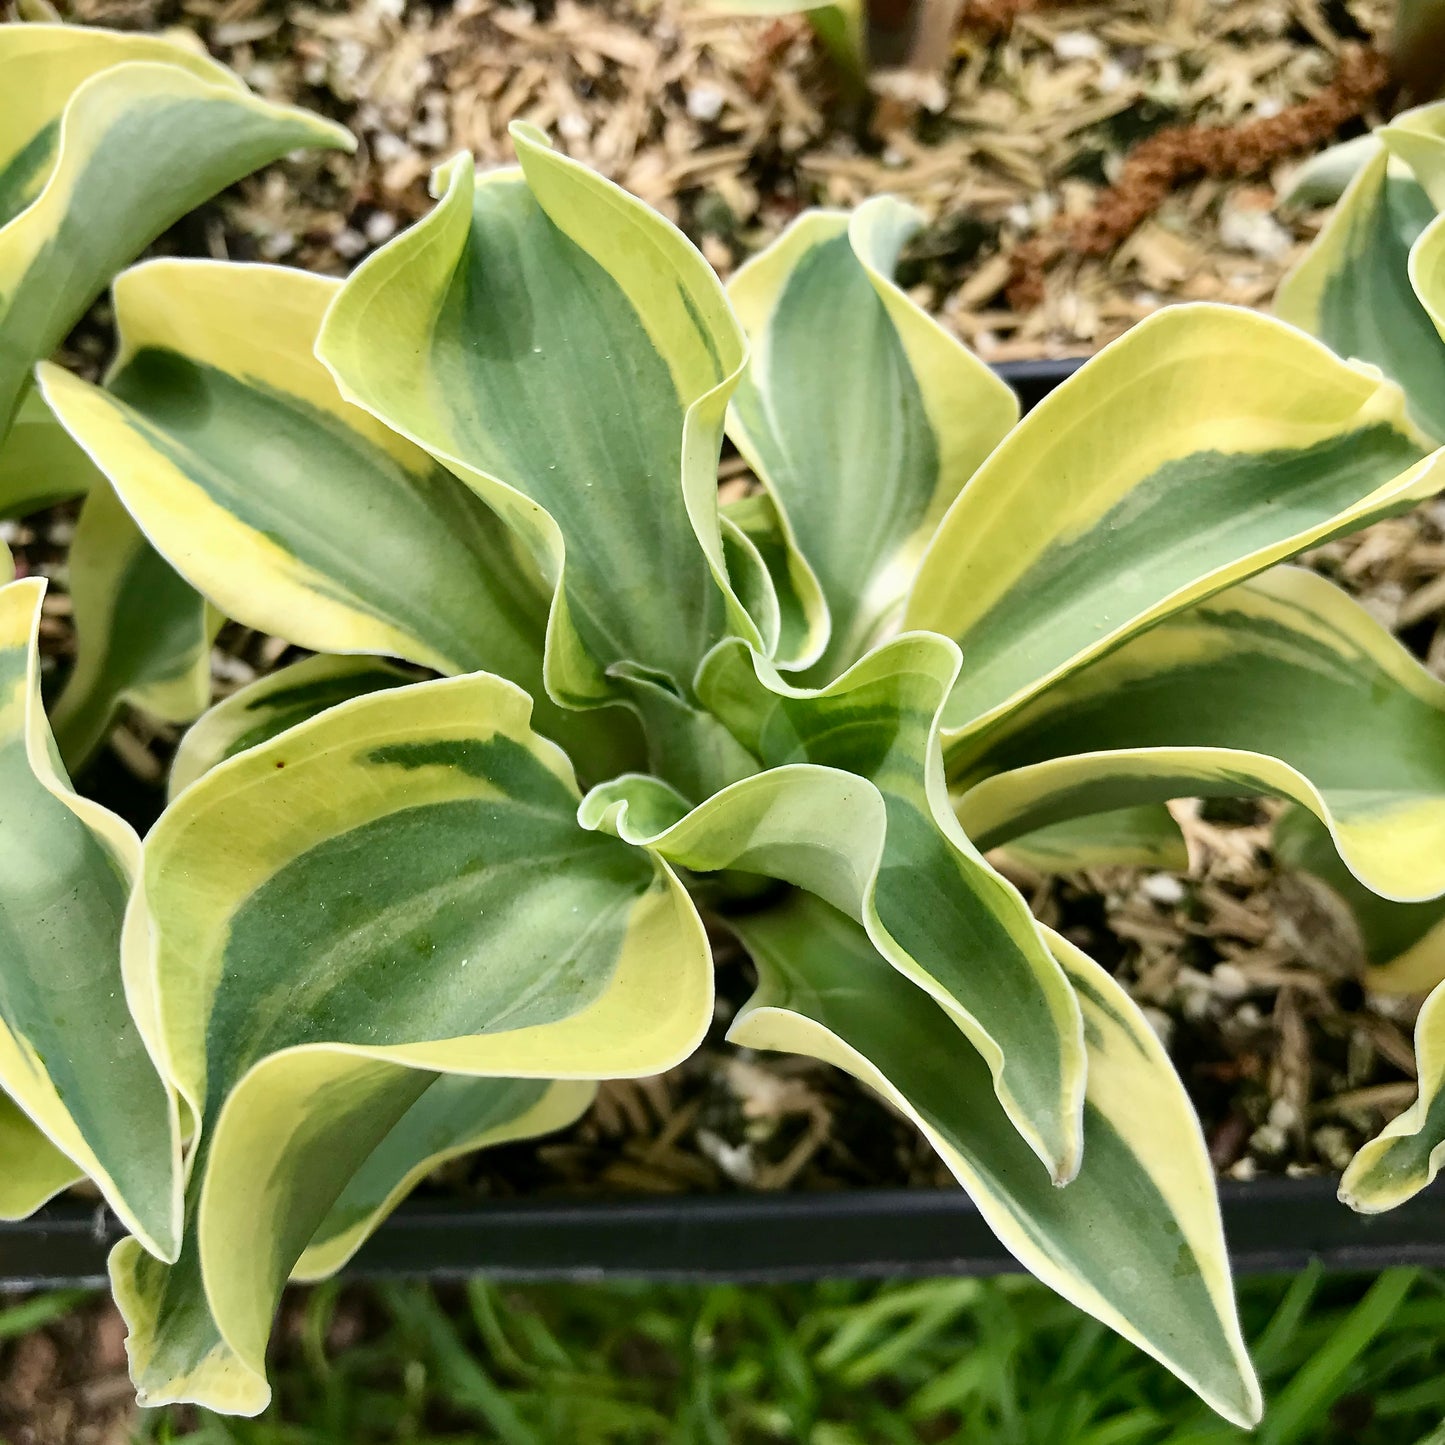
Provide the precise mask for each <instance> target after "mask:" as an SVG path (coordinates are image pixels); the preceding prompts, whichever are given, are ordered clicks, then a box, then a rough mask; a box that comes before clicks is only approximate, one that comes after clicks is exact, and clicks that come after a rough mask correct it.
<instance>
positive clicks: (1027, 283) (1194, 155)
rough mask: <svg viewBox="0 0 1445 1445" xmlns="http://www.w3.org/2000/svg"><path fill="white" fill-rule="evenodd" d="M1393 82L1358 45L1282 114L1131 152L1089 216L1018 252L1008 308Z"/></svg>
mask: <svg viewBox="0 0 1445 1445" xmlns="http://www.w3.org/2000/svg"><path fill="white" fill-rule="evenodd" d="M998 3H1005V0H998ZM1016 3H1025V0H1016ZM1389 79H1390V69H1389V66H1388V64H1387V63H1386V61H1385V58H1384V57H1383V56H1382V55H1381V54H1380V53H1379V52H1378V51H1376V50H1366V49H1362V48H1360V47H1358V46H1355V47H1351V48H1349V49H1347V50H1344V51H1342V52H1341V54H1340V64H1339V69H1338V70H1337V71H1336V73H1335V78H1334V80H1333V81H1331V82H1330V84H1329V85H1327V86H1326V87H1325V88H1324V89H1323V90H1321V91H1320V93H1319V94H1318V95H1315V96H1312V97H1311V98H1310V99H1309V100H1304V101H1301V102H1300V103H1299V104H1298V105H1292V106H1289V107H1288V108H1287V109H1285V110H1282V111H1280V113H1279V114H1278V115H1273V116H1270V117H1268V118H1267V119H1261V120H1250V121H1244V122H1242V123H1240V124H1239V125H1231V126H1200V125H1187V126H1168V127H1166V128H1165V129H1163V130H1159V131H1156V132H1155V133H1154V134H1153V135H1152V136H1150V137H1149V138H1148V139H1147V140H1144V141H1141V142H1140V143H1139V144H1138V145H1137V146H1135V147H1134V149H1133V150H1132V151H1131V152H1130V153H1129V155H1128V157H1127V158H1126V160H1125V161H1124V169H1123V172H1122V173H1121V174H1120V176H1119V179H1118V180H1117V181H1116V182H1115V183H1114V184H1113V185H1112V186H1110V187H1109V188H1108V190H1106V191H1105V192H1104V193H1103V194H1102V195H1101V196H1100V197H1099V199H1098V201H1097V202H1095V204H1094V206H1093V208H1092V209H1091V210H1090V211H1088V212H1087V213H1086V214H1085V215H1082V216H1078V217H1075V218H1072V219H1065V220H1063V221H1061V223H1060V224H1059V225H1057V226H1055V227H1054V228H1053V229H1051V230H1050V231H1048V232H1046V233H1045V234H1043V235H1041V236H1035V237H1033V238H1031V239H1030V240H1027V241H1024V242H1022V243H1021V244H1020V245H1019V246H1018V248H1017V249H1016V250H1015V251H1014V253H1013V256H1012V257H1011V258H1010V260H1011V263H1012V269H1011V275H1010V278H1009V283H1008V288H1007V293H1006V294H1007V296H1008V300H1009V304H1010V305H1011V306H1012V307H1013V308H1014V309H1015V310H1017V311H1027V310H1030V309H1032V308H1033V307H1035V306H1037V305H1038V304H1039V303H1040V302H1041V301H1042V300H1043V298H1044V273H1045V272H1046V271H1047V269H1048V268H1049V266H1051V265H1052V264H1053V263H1054V262H1055V261H1056V260H1058V258H1059V257H1060V256H1062V255H1065V254H1066V253H1067V254H1072V255H1075V256H1107V255H1109V253H1110V252H1112V251H1113V250H1114V249H1115V247H1117V246H1118V245H1119V244H1120V243H1121V242H1122V241H1124V240H1126V239H1127V238H1128V237H1129V236H1130V235H1132V234H1133V232H1134V230H1135V229H1136V228H1137V227H1138V225H1139V223H1140V222H1141V221H1143V220H1144V219H1145V218H1146V217H1148V216H1150V215H1152V214H1153V213H1154V212H1155V211H1156V210H1157V209H1158V208H1159V206H1160V204H1161V203H1162V202H1163V201H1164V200H1165V199H1166V198H1167V197H1168V195H1169V194H1170V192H1171V191H1173V190H1174V189H1175V188H1176V187H1177V186H1178V185H1179V184H1180V183H1181V182H1183V181H1186V180H1191V179H1193V178H1195V177H1199V176H1209V177H1213V178H1215V179H1219V180H1224V179H1237V178H1241V177H1245V176H1253V175H1258V174H1259V173H1260V172H1261V171H1264V170H1267V169H1268V167H1269V166H1270V165H1271V164H1272V163H1273V162H1275V161H1276V160H1279V159H1280V158H1281V157H1282V156H1287V155H1290V154H1292V153H1293V152H1295V151H1301V150H1308V149H1310V148H1312V147H1314V146H1318V145H1320V144H1322V143H1323V142H1324V141H1326V140H1328V139H1329V138H1330V137H1331V136H1333V135H1334V134H1335V133H1336V132H1337V131H1338V130H1339V129H1340V127H1341V126H1342V125H1344V124H1345V122H1346V121H1349V120H1353V119H1355V117H1357V116H1359V115H1361V114H1363V112H1364V111H1365V110H1366V109H1367V108H1368V107H1369V105H1370V103H1371V102H1372V101H1373V100H1374V98H1375V97H1376V96H1377V95H1378V94H1379V93H1380V91H1381V90H1383V89H1384V87H1385V85H1386V84H1387V83H1388V81H1389Z"/></svg>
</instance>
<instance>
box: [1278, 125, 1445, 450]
mask: <svg viewBox="0 0 1445 1445" xmlns="http://www.w3.org/2000/svg"><path fill="white" fill-rule="evenodd" d="M1434 109H1438V110H1441V111H1445V106H1442V107H1434ZM1392 130H1393V127H1386V128H1385V129H1383V130H1381V131H1378V132H1376V134H1377V135H1378V136H1379V138H1380V139H1381V140H1383V141H1384V142H1385V146H1384V147H1382V148H1380V149H1378V150H1377V151H1376V153H1375V154H1374V155H1373V156H1372V157H1371V159H1370V160H1369V161H1368V162H1367V163H1366V164H1365V165H1364V166H1363V167H1362V168H1361V170H1360V171H1359V173H1358V174H1357V175H1356V176H1355V178H1354V180H1353V181H1351V183H1350V185H1349V187H1348V188H1347V189H1346V191H1345V193H1344V195H1343V196H1342V197H1341V198H1340V202H1339V205H1338V206H1336V208H1335V210H1334V212H1333V214H1332V215H1331V216H1330V219H1329V222H1328V224H1327V225H1326V226H1325V228H1324V230H1323V231H1321V232H1320V234H1319V236H1318V238H1317V239H1316V240H1315V243H1314V245H1313V246H1311V247H1310V249H1309V251H1308V252H1307V254H1306V255H1305V257H1304V259H1303V260H1302V261H1301V262H1300V263H1299V264H1298V265H1297V266H1296V267H1295V268H1294V270H1293V271H1291V272H1290V274H1289V275H1288V276H1286V277H1285V279H1284V280H1283V281H1282V282H1281V283H1280V287H1279V291H1278V292H1277V293H1276V295H1275V302H1274V309H1275V311H1276V313H1277V314H1278V315H1279V316H1281V317H1283V318H1284V319H1285V320H1286V321H1292V322H1293V323H1294V324H1295V325H1296V326H1302V327H1303V328H1304V329H1305V330H1306V331H1308V332H1311V333H1312V334H1313V335H1315V336H1318V337H1319V338H1320V339H1321V340H1322V341H1325V342H1327V343H1328V344H1329V345H1330V346H1331V347H1333V348H1334V350H1335V351H1337V352H1338V353H1339V354H1340V355H1341V356H1351V357H1359V358H1360V359H1361V360H1364V361H1369V362H1373V363H1374V364H1375V365H1376V366H1378V367H1379V368H1380V369H1381V370H1382V371H1383V372H1384V373H1385V375H1386V376H1389V377H1393V378H1394V379H1395V380H1396V381H1398V382H1399V383H1400V385H1401V386H1403V387H1404V388H1405V393H1406V395H1407V396H1408V397H1409V400H1410V408H1411V411H1412V412H1413V413H1414V415H1415V416H1416V418H1417V419H1418V420H1419V422H1420V425H1421V426H1423V427H1425V428H1426V429H1427V430H1428V431H1429V432H1430V433H1431V435H1433V436H1435V437H1437V438H1442V439H1445V344H1442V342H1441V339H1440V336H1439V335H1438V333H1437V332H1436V329H1435V325H1434V323H1433V322H1432V321H1431V319H1430V316H1429V313H1428V312H1427V311H1426V309H1425V307H1424V306H1423V305H1422V304H1421V301H1422V298H1421V296H1420V295H1419V294H1417V288H1416V287H1415V286H1414V285H1413V284H1412V282H1411V279H1410V252H1411V248H1412V247H1413V246H1414V245H1415V243H1416V242H1417V241H1418V240H1419V238H1420V233H1421V232H1422V231H1423V230H1424V229H1425V227H1426V226H1428V225H1429V224H1430V222H1431V221H1433V220H1434V219H1435V213H1436V211H1437V209H1438V207H1437V206H1436V205H1435V204H1434V203H1432V201H1431V199H1430V197H1429V195H1428V194H1427V193H1426V191H1425V190H1424V189H1423V188H1422V186H1421V184H1420V180H1419V178H1418V177H1417V176H1416V175H1415V174H1414V173H1413V171H1412V170H1411V169H1410V167H1409V166H1408V165H1406V164H1405V163H1403V162H1402V160H1400V159H1399V158H1398V157H1399V155H1400V151H1399V150H1397V148H1396V145H1395V144H1393V143H1392V141H1391V131H1392ZM1421 141H1422V138H1421V137H1420V136H1419V134H1418V131H1411V130H1406V131H1405V132H1404V135H1403V137H1402V139H1401V144H1402V145H1403V149H1404V150H1405V151H1407V152H1413V151H1416V150H1418V149H1421V148H1423V147H1422V144H1421Z"/></svg>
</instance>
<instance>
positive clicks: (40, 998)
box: [0, 581, 180, 1258]
mask: <svg viewBox="0 0 1445 1445" xmlns="http://www.w3.org/2000/svg"><path fill="white" fill-rule="evenodd" d="M43 593H44V584H43V583H42V582H39V581H23V582H12V583H11V584H10V585H9V586H7V587H5V588H3V589H0V849H3V851H4V864H3V866H0V1089H3V1091H4V1092H5V1093H7V1094H9V1096H10V1098H11V1099H12V1100H14V1101H15V1102H16V1103H18V1104H19V1105H20V1106H21V1108H22V1109H24V1111H25V1113H26V1114H28V1115H29V1116H30V1118H31V1120H32V1121H33V1122H34V1123H35V1124H36V1125H38V1127H39V1128H40V1129H41V1130H42V1131H43V1132H44V1134H45V1135H46V1136H47V1137H48V1138H49V1139H50V1140H51V1141H52V1143H54V1144H55V1145H56V1146H57V1147H58V1148H59V1149H60V1150H61V1151H63V1152H64V1153H65V1154H66V1155H67V1156H69V1158H70V1159H71V1160H73V1161H74V1163H75V1164H76V1165H77V1166H79V1168H80V1169H83V1170H84V1171H85V1173H87V1174H88V1175H90V1177H91V1178H92V1179H94V1180H95V1182H96V1184H97V1185H98V1186H99V1187H100V1190H101V1192H102V1193H103V1194H104V1195H105V1198H106V1201H107V1202H108V1203H109V1204H110V1206H111V1207H112V1208H113V1209H114V1210H115V1211H116V1213H117V1214H118V1215H119V1216H120V1217H121V1219H123V1220H124V1221H125V1223H126V1224H127V1226H128V1227H129V1228H131V1229H132V1230H134V1231H135V1233H136V1234H137V1235H138V1236H139V1238H140V1239H142V1240H143V1241H144V1242H145V1245H146V1248H148V1249H151V1250H153V1251H155V1252H156V1253H157V1254H160V1255H163V1256H167V1257H170V1258H174V1257H175V1252H176V1249H177V1247H178V1245H179V1232H180V1197H179V1185H178V1170H179V1148H180V1145H179V1136H178V1132H177V1128H176V1116H175V1105H174V1101H173V1099H172V1096H171V1094H170V1091H169V1090H168V1089H167V1088H166V1087H165V1085H164V1083H163V1082H162V1080H161V1078H160V1076H159V1074H158V1073H157V1072H156V1068H155V1065H154V1064H153V1063H152V1061H151V1057H150V1055H149V1054H148V1052H147V1049H146V1043H145V1041H144V1040H143V1039H142V1037H141V1035H140V1033H138V1032H137V1029H136V1025H135V1024H134V1023H133V1022H132V1020H131V1016H130V1014H129V1013H128V1012H127V1002H128V998H129V1001H130V1002H131V1003H132V1004H134V1003H135V1000H136V994H135V993H134V991H133V981H132V980H131V979H130V978H129V977H126V978H125V980H124V983H123V982H122V970H121V922H122V918H123V917H124V913H125V907H126V897H127V894H128V892H129V889H130V881H131V878H132V876H133V875H134V873H135V871H136V869H137V867H138V866H139V862H140V842H139V840H138V839H137V838H136V836H135V834H134V833H133V832H132V831H131V830H130V828H129V827H127V825H126V824H124V823H123V822H121V820H120V819H119V818H117V817H116V816H115V815H114V814H112V813H108V812H106V810H105V809H104V808H102V807H100V806H99V805H98V804H95V803H92V802H89V801H88V800H86V799H84V798H81V797H78V796H77V795H76V794H75V793H74V792H72V791H71V788H70V786H69V783H68V782H67V781H66V778H65V775H64V773H63V772H62V770H61V768H60V765H59V762H58V760H57V759H56V757H55V752H54V746H53V744H52V742H51V738H50V732H49V729H48V728H47V726H46V723H45V714H44V712H43V711H42V710H41V706H40V685H39V663H38V657H37V653H36V648H35V639H36V633H37V629H38V627H39V623H40V600H41V597H42V595H43ZM45 1167H48V1168H49V1169H51V1171H52V1173H51V1176H50V1177H51V1178H53V1177H54V1170H55V1168H56V1167H57V1166H56V1165H55V1162H54V1161H53V1160H50V1161H49V1162H48V1164H47V1165H46V1166H45ZM72 1172H73V1171H72Z"/></svg>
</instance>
